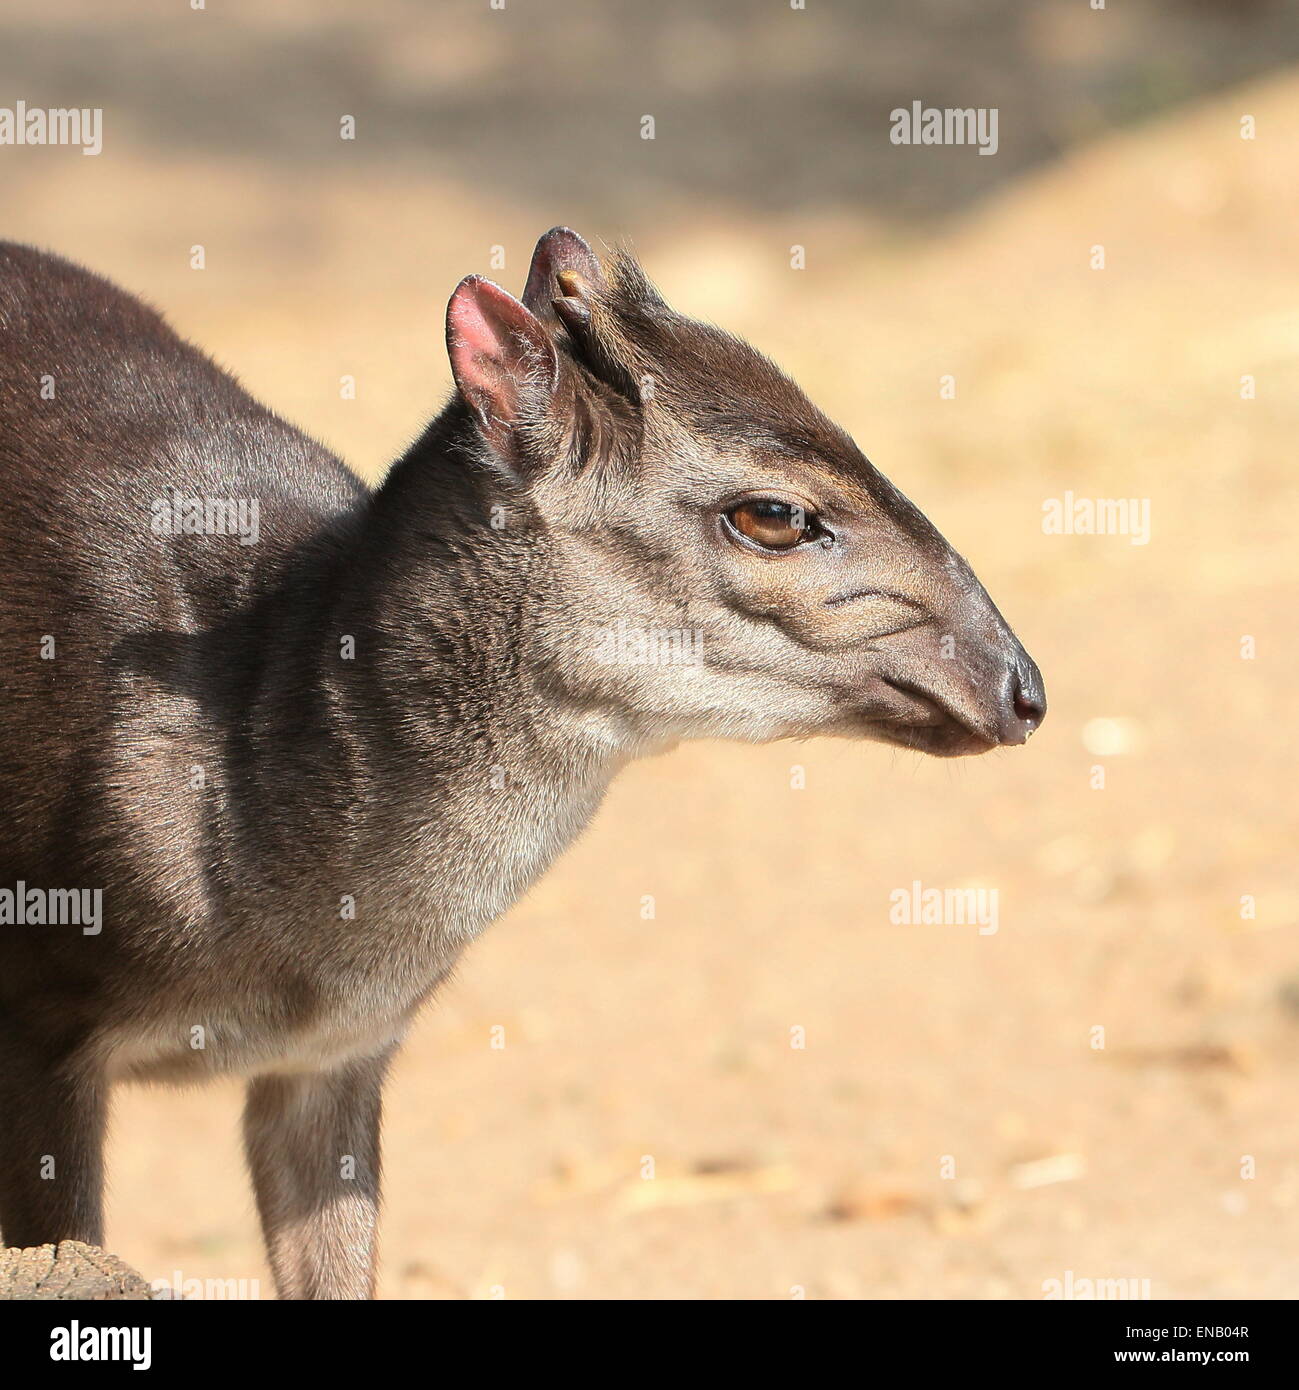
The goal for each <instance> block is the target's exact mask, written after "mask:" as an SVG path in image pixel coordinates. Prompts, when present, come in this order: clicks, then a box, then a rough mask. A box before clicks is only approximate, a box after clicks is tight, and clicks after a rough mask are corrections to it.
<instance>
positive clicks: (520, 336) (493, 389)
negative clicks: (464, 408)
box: [447, 275, 559, 470]
mask: <svg viewBox="0 0 1299 1390" xmlns="http://www.w3.org/2000/svg"><path fill="white" fill-rule="evenodd" d="M447 353H448V355H449V356H450V358H451V371H452V373H453V375H454V376H455V379H456V389H457V390H458V391H459V392H460V395H461V396H462V397H463V398H464V401H465V403H466V404H467V405H468V406H469V408H470V409H471V410H472V411H473V413H474V416H475V417H476V419H477V421H478V426H479V428H480V429H481V430H482V433H483V437H484V438H485V439H486V440H487V442H488V443H489V444H490V445H491V446H492V448H493V449H494V450H495V451H496V453H497V454H498V455H500V457H501V460H502V461H503V462H504V463H506V464H507V465H509V466H510V467H511V468H512V469H514V470H517V469H518V467H519V465H520V464H521V463H522V461H523V459H522V448H521V444H520V441H519V439H518V435H517V428H516V427H517V426H518V424H519V422H520V420H521V419H522V417H523V414H524V408H525V406H526V405H528V404H533V403H535V404H541V403H542V401H543V400H544V401H545V402H546V403H548V402H549V399H550V397H552V396H553V395H554V393H555V390H556V388H557V387H558V385H559V359H558V356H557V355H556V353H555V345H554V343H553V342H552V341H551V338H550V334H549V333H548V332H547V331H546V329H545V328H544V327H543V326H542V324H541V323H540V322H538V320H537V318H536V316H535V315H534V314H531V313H529V312H528V310H527V309H525V308H524V307H523V305H522V304H520V303H519V301H518V300H517V299H515V298H514V297H513V296H512V295H508V294H506V293H505V291H504V290H503V289H501V287H500V286H499V285H494V284H493V283H492V282H491V281H490V280H485V279H483V277H482V276H481V275H469V276H466V278H465V279H463V280H462V281H461V282H460V283H459V284H458V285H457V286H456V291H455V293H454V294H453V295H452V296H451V302H450V303H449V304H448V305H447Z"/></svg>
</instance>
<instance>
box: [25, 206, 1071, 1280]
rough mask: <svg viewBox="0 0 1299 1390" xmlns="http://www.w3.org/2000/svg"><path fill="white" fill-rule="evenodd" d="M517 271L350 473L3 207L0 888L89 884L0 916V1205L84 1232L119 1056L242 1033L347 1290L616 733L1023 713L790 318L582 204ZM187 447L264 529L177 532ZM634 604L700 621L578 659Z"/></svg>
mask: <svg viewBox="0 0 1299 1390" xmlns="http://www.w3.org/2000/svg"><path fill="white" fill-rule="evenodd" d="M524 298H525V305H526V307H525V305H520V304H519V303H518V302H517V301H514V300H511V299H510V298H509V297H508V296H506V295H504V293H503V292H502V291H499V290H497V289H496V288H495V287H492V286H488V285H487V284H486V283H485V282H482V281H477V280H474V279H471V280H468V281H466V282H464V283H463V284H462V285H461V287H460V289H458V290H457V293H456V296H455V297H454V298H453V301H452V312H451V320H450V324H451V328H450V340H449V341H450V346H451V355H452V362H453V366H454V367H455V370H456V375H457V382H458V385H459V394H458V396H457V397H456V398H455V399H454V400H453V401H452V402H451V404H450V405H448V407H447V408H446V410H445V411H444V412H443V413H442V414H441V415H440V416H439V417H438V418H437V419H436V420H435V421H434V422H433V423H432V424H431V425H430V426H429V429H428V430H427V432H426V433H425V435H424V437H423V438H422V439H421V440H420V441H419V442H418V443H417V444H416V445H415V446H414V447H413V448H412V449H411V450H410V452H409V454H408V455H407V456H406V457H405V458H403V459H402V460H401V461H399V462H398V463H397V464H396V465H394V467H393V468H392V470H391V471H390V473H389V475H388V477H387V479H386V480H385V481H384V483H383V485H382V486H381V487H380V488H379V489H377V490H376V491H374V492H370V491H368V490H367V489H365V488H364V487H363V486H362V485H361V484H360V483H359V482H358V481H357V480H356V479H355V478H354V476H353V475H352V474H351V473H350V472H349V471H348V470H347V469H346V468H345V467H344V466H343V464H342V463H340V462H339V461H338V460H337V459H336V458H334V457H333V456H332V455H330V454H329V453H328V452H327V451H326V450H325V449H323V448H322V447H321V446H320V445H318V444H316V443H315V442H314V441H312V440H310V439H309V438H307V437H306V436H304V435H303V434H301V433H300V432H299V431H297V430H295V429H293V428H292V427H291V426H289V425H287V424H285V423H284V422H283V421H282V420H280V419H279V418H278V417H276V416H275V415H273V414H272V413H271V412H269V411H267V410H265V409H264V408H263V407H261V406H260V405H258V404H257V402H256V401H254V400H253V399H251V398H250V397H249V396H248V395H247V394H246V393H245V392H244V391H243V390H242V389H241V388H240V387H239V386H238V385H237V383H236V382H235V381H234V380H233V379H232V378H231V377H230V376H229V375H228V374H226V373H225V372H223V371H221V370H220V369H218V368H217V367H216V366H214V365H213V364H212V363H211V362H210V361H209V360H208V359H207V358H206V357H204V356H203V355H202V354H201V353H199V352H198V351H196V350H195V349H194V348H192V347H190V346H189V345H187V344H186V343H184V342H182V341H181V340H180V339H179V338H178V337H177V336H176V335H175V334H174V333H173V332H172V331H171V330H170V329H169V328H168V327H167V326H166V324H165V323H164V322H163V321H162V319H161V318H160V317H159V316H158V315H157V314H155V313H154V312H152V311H151V310H149V309H147V308H145V307H144V306H143V305H141V304H140V303H139V301H137V300H135V299H133V298H132V297H131V296H129V295H127V294H125V293H123V292H122V291H120V290H118V289H116V288H115V287H113V286H112V285H110V284H108V283H107V282H106V281H104V280H101V279H99V278H97V277H95V276H93V275H90V274H89V273H87V272H86V271H83V270H81V269H79V268H77V267H75V266H72V265H70V264H68V263H67V262H65V261H62V260H59V259H58V258H56V257H54V256H50V255H47V254H44V253H41V252H38V251H35V250H31V249H29V248H25V247H19V246H9V245H0V673H2V677H0V678H2V679H3V689H2V690H0V800H2V804H3V806H4V808H5V824H4V834H3V837H2V838H0V889H3V888H6V887H13V886H14V885H16V884H17V883H18V882H19V881H23V882H25V883H26V884H27V885H28V886H29V887H36V888H40V889H55V888H86V889H92V888H98V889H101V890H102V892H103V903H104V917H103V923H102V930H101V931H100V932H98V933H97V934H89V935H88V934H85V933H84V932H83V931H82V930H81V928H79V927H77V926H75V925H41V926H37V925H25V926H20V925H0V1229H2V1230H3V1234H4V1238H5V1239H6V1240H7V1241H8V1242H9V1243H11V1244H13V1243H17V1244H20V1245H26V1244H37V1243H42V1242H46V1241H57V1240H61V1239H65V1238H73V1239H80V1240H85V1241H89V1242H93V1243H98V1242H99V1241H100V1240H101V1238H102V1229H101V1224H102V1223H101V1213H100V1204H101V1188H102V1136H103V1128H104V1120H105V1115H106V1106H107V1095H108V1088H109V1086H110V1084H111V1083H112V1082H113V1081H114V1080H117V1079H123V1078H127V1079H129V1078H144V1079H149V1078H156V1079H162V1080H172V1081H181V1082H186V1081H191V1080H201V1079H203V1078H205V1077H207V1076H210V1075H215V1074H219V1073H223V1072H236V1073H240V1074H243V1075H245V1076H247V1077H248V1078H249V1102H248V1110H247V1117H246V1130H247V1145H248V1154H249V1163H250V1167H251V1170H252V1174H253V1179H254V1184H255V1187H256V1190H257V1199H258V1207H259V1211H260V1213H261V1216H262V1221H263V1224H264V1227H265V1231H266V1237H267V1243H268V1249H269V1251H270V1256H271V1260H272V1263H273V1266H274V1269H275V1274H276V1280H277V1284H278V1286H279V1288H280V1290H281V1293H282V1294H284V1295H285V1296H296V1297H331V1296H334V1297H348V1296H352V1297H356V1296H364V1295H366V1294H367V1293H369V1292H371V1291H372V1289H373V1280H374V1256H373V1249H374V1226H375V1213H376V1209H377V1202H378V1191H379V1157H378V1127H379V1106H380V1091H381V1086H382V1078H383V1073H384V1070H385V1068H386V1065H387V1062H388V1059H389V1057H390V1056H391V1054H392V1052H393V1050H394V1048H395V1047H396V1046H397V1045H398V1044H399V1042H400V1039H401V1037H402V1035H403V1033H404V1031H405V1029H406V1027H407V1026H408V1024H409V1021H410V1019H411V1017H412V1015H413V1014H414V1012H415V1011H416V1009H418V1007H419V1006H420V1004H421V1003H422V1002H423V1001H424V1000H425V999H426V998H427V997H428V996H429V995H430V994H431V993H432V992H433V990H434V989H435V988H436V986H437V984H438V982H439V981H440V980H441V979H443V978H444V977H445V975H446V973H447V972H448V971H449V970H450V969H451V968H452V966H453V964H454V962H455V960H456V958H457V957H458V955H459V954H460V952H461V951H462V950H463V948H464V946H465V945H466V944H467V942H468V941H470V940H471V939H472V937H473V936H474V934H475V933H476V932H478V931H479V930H481V928H482V927H483V926H485V925H486V924H487V923H488V922H490V921H491V920H493V919H494V918H495V917H496V916H498V915H499V914H500V913H501V912H503V911H504V910H505V909H506V908H507V907H508V906H509V905H510V904H511V903H512V902H513V901H515V900H516V899H517V897H518V896H519V895H520V894H521V893H522V892H524V891H525V890H526V888H527V886H528V885H529V884H530V883H531V882H532V881H533V880H534V879H535V877H536V876H537V875H538V874H539V873H541V872H543V871H544V870H545V868H546V867H547V865H548V864H549V863H550V862H551V861H552V860H553V859H554V857H555V856H556V855H557V854H559V853H560V852H561V851H562V850H563V848H564V846H565V845H567V844H568V843H569V842H570V841H571V839H572V838H573V837H574V836H575V835H576V834H578V833H579V832H580V830H581V828H582V827H583V825H584V824H585V823H586V821H587V820H588V819H589V817H590V816H591V814H592V813H593V812H594V810H595V808H596V806H597V805H598V804H599V801H600V798H601V796H602V795H603V792H604V789H605V787H606V786H607V784H608V781H609V779H610V778H611V777H612V776H613V774H614V773H615V772H616V770H617V768H618V767H620V766H621V765H622V764H623V763H625V762H626V761H627V760H628V759H629V758H631V757H633V756H636V755H638V754H640V753H643V752H646V751H650V750H652V749H656V748H662V747H664V746H668V745H669V744H670V743H671V742H673V741H674V740H675V739H677V738H681V737H692V736H733V737H738V738H748V739H762V738H774V737H784V736H787V735H791V734H812V733H827V734H838V735H845V734H846V735H850V736H866V737H873V738H882V739H887V740H889V741H892V742H895V743H902V744H904V745H906V746H914V747H922V748H925V749H927V750H928V751H931V752H936V753H960V752H973V751H981V750H982V749H984V748H987V747H991V746H995V745H996V744H998V743H1000V742H1004V741H1011V742H1016V741H1022V738H1023V737H1024V736H1025V735H1026V733H1027V732H1028V731H1029V730H1031V728H1032V727H1033V726H1034V725H1035V723H1036V722H1037V720H1039V719H1040V718H1041V713H1042V710H1043V709H1044V704H1043V701H1042V698H1041V690H1040V678H1039V677H1038V676H1037V674H1036V669H1035V668H1034V667H1032V663H1031V662H1029V661H1028V658H1027V657H1026V656H1025V655H1024V654H1023V651H1022V649H1021V648H1020V647H1019V646H1018V644H1017V643H1016V642H1015V640H1014V638H1013V636H1011V634H1010V633H1009V630H1008V629H1007V628H1006V627H1005V624H1004V623H1003V622H1002V620H1001V618H1000V615H999V614H997V612H996V609H995V608H993V607H992V605H991V603H990V601H989V600H988V599H987V596H986V594H984V593H983V590H982V588H981V587H980V586H979V585H978V584H977V581H975V580H974V578H973V576H972V574H970V572H969V569H968V567H967V566H965V564H964V562H963V561H961V560H960V559H959V557H957V556H956V555H955V554H954V552H952V551H951V549H950V547H948V546H947V544H946V542H945V541H943V540H942V538H941V537H940V536H939V535H938V533H937V531H935V530H934V528H933V527H932V526H931V525H930V524H929V522H928V521H927V520H926V519H925V518H924V517H923V516H921V515H920V513H918V512H917V511H916V510H915V509H914V508H913V507H911V506H910V504H909V503H907V502H906V500H905V499H904V498H902V496H901V495H900V494H899V493H898V492H897V491H896V490H895V489H894V488H893V487H892V486H891V485H890V484H889V483H888V482H887V481H886V480H885V479H883V478H882V476H881V475H879V474H878V473H877V472H876V471H875V470H874V469H873V468H871V466H870V465H869V464H868V463H867V462H866V460H865V459H864V458H863V457H862V456H861V454H860V453H859V452H858V450H857V449H856V446H855V445H853V443H852V441H851V440H850V439H849V438H848V437H847V436H846V435H845V434H844V433H843V432H842V431H841V430H839V429H838V428H837V427H836V426H835V425H833V424H832V423H831V422H830V421H828V420H827V419H826V418H825V417H824V416H823V415H822V414H821V413H820V412H819V411H818V410H816V408H815V407H813V406H812V405H811V404H810V402H808V401H807V399H806V397H804V396H803V394H802V392H801V391H799V390H798V388H797V387H796V386H794V385H793V383H791V382H790V381H788V380H787V379H786V378H785V377H784V376H782V375H781V374H780V373H779V372H778V371H777V370H776V369H775V368H774V367H773V366H772V365H771V364H770V363H769V362H767V361H766V359H764V358H762V357H760V356H759V355H758V354H757V353H755V352H754V351H753V350H752V349H750V348H749V347H747V345H745V344H742V343H739V342H737V341H736V340H735V339H732V338H730V337H729V336H727V335H725V334H723V333H721V332H719V331H718V330H715V329H710V328H706V327H704V326H702V325H698V324H694V323H692V322H691V321H690V320H688V319H684V318H682V317H680V316H678V315H676V314H674V313H672V311H670V310H669V309H668V308H667V306H666V305H665V304H664V303H663V302H662V300H661V299H660V298H659V297H658V295H657V294H656V293H655V292H654V291H653V289H652V288H651V287H650V286H649V285H648V282H646V281H645V280H644V277H643V275H642V274H641V272H640V270H639V268H638V267H637V266H636V265H635V264H634V263H633V262H631V261H630V260H628V259H627V258H616V259H615V260H614V261H613V262H612V265H611V268H610V270H609V271H608V272H607V273H606V272H605V270H604V269H602V267H601V266H600V265H599V263H598V262H597V261H596V259H595V258H594V256H592V255H591V253H590V251H589V250H588V249H587V248H586V247H585V244H584V243H582V242H581V241H580V239H579V238H576V237H575V236H574V235H573V234H572V233H569V232H565V231H562V230H557V231H556V232H552V233H549V234H548V235H547V236H546V237H544V238H543V239H542V242H541V243H540V245H539V247H538V251H537V257H536V259H535V260H534V266H533V272H532V276H531V277H530V280H529V287H528V290H527V292H526V293H525V296H524ZM556 301H563V302H561V303H558V304H557V303H556ZM42 378H46V379H52V381H53V387H54V391H53V397H52V398H46V397H48V395H49V392H48V390H47V391H46V392H45V395H44V396H43V395H42V391H41V383H42ZM173 488H178V489H180V490H181V492H182V493H183V494H184V495H186V496H198V497H204V496H206V497H217V498H254V499H258V501H259V504H260V514H261V520H260V538H259V540H258V542H257V543H256V544H249V545H244V544H241V543H240V541H239V539H238V538H237V537H234V536H220V535H181V536H171V535H165V536H160V535H158V534H156V533H155V532H153V531H152V530H151V529H150V526H149V520H150V515H151V509H152V507H153V505H154V503H155V501H156V499H158V498H159V497H160V496H163V495H164V494H166V493H167V492H168V490H170V489H173ZM780 488H792V489H794V490H795V491H796V492H797V494H798V495H799V496H800V497H801V496H804V495H808V494H812V493H815V499H814V500H815V503H816V506H817V507H818V508H819V509H823V512H824V515H825V517H826V518H827V519H828V520H829V521H831V522H833V525H834V526H835V527H836V528H837V531H836V535H837V537H838V539H836V541H835V545H834V547H827V548H825V549H824V551H822V550H821V549H820V548H813V547H803V548H801V549H800V550H799V552H798V553H796V554H791V555H782V556H775V555H772V556H766V555H759V554H756V553H752V547H748V546H746V545H745V544H743V543H740V542H737V541H736V538H735V536H734V535H733V534H731V532H730V531H728V523H727V521H726V519H725V517H726V512H725V509H726V507H728V506H730V505H731V503H730V501H729V500H728V499H730V498H732V497H734V496H736V495H740V494H744V493H748V492H752V491H754V490H759V491H760V490H763V489H767V490H770V489H780ZM900 614H901V615H903V616H904V617H905V619H906V624H907V625H906V626H905V627H899V615H900ZM917 615H922V616H917ZM912 619H914V621H912ZM624 621H625V622H626V623H630V624H633V625H640V627H641V628H647V627H648V628H663V629H676V628H678V627H690V628H691V629H692V630H697V631H698V632H699V633H700V634H701V635H702V637H701V641H702V650H703V651H704V653H705V656H704V660H703V662H702V663H700V664H699V665H697V666H696V667H693V668H690V669H684V668H683V669H679V670H678V669H668V668H661V669H657V670H654V669H647V668H644V667H638V666H636V665H634V664H631V665H625V664H617V663H615V664H609V663H608V662H605V661H602V660H595V659H593V658H592V655H591V653H592V634H593V633H595V634H596V635H597V636H599V635H601V634H607V632H608V631H609V630H610V629H611V628H612V627H613V626H615V625H617V624H619V623H623V622H624ZM945 634H946V635H949V636H950V635H952V634H955V636H956V655H955V658H954V659H951V660H943V659H941V658H942V657H943V655H944V653H942V652H940V651H939V649H938V646H939V639H940V637H942V636H943V635H945ZM46 638H52V639H53V642H54V649H53V653H52V654H50V652H49V649H48V644H47V645H46V646H45V647H44V648H43V645H42V644H43V640H44V639H46ZM349 643H351V644H352V645H354V653H353V654H349V652H348V645H349ZM349 904H351V905H352V909H349V906H348V905H349ZM353 909H354V910H353ZM349 912H350V915H349Z"/></svg>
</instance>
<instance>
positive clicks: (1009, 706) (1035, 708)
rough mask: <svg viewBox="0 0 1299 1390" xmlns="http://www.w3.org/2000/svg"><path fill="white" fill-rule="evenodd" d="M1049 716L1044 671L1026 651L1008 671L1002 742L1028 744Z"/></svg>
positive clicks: (1002, 721)
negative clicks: (1038, 667)
mask: <svg viewBox="0 0 1299 1390" xmlns="http://www.w3.org/2000/svg"><path fill="white" fill-rule="evenodd" d="M1045 718H1046V688H1045V686H1044V685H1043V684H1042V673H1041V671H1039V670H1038V669H1037V664H1036V663H1035V662H1034V660H1033V658H1032V657H1031V656H1029V654H1028V653H1027V652H1024V651H1021V652H1020V653H1019V654H1018V658H1017V660H1016V661H1015V664H1014V665H1013V666H1012V667H1011V668H1010V671H1009V673H1008V674H1007V679H1006V687H1005V693H1004V696H1003V699H1002V712H1001V730H1000V732H1001V741H1002V742H1003V743H1025V742H1027V740H1028V736H1029V734H1031V733H1032V732H1033V731H1034V730H1035V729H1036V728H1037V727H1038V725H1039V724H1041V722H1042V721H1043V720H1044V719H1045Z"/></svg>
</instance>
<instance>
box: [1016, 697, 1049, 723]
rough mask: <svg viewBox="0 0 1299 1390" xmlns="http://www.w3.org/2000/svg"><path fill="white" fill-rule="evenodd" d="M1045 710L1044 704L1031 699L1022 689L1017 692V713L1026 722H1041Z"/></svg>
mask: <svg viewBox="0 0 1299 1390" xmlns="http://www.w3.org/2000/svg"><path fill="white" fill-rule="evenodd" d="M1043 713H1044V711H1043V709H1042V706H1041V705H1039V704H1037V703H1036V702H1035V701H1033V700H1032V699H1030V698H1029V697H1028V696H1027V695H1025V694H1024V692H1023V691H1022V690H1017V691H1016V692H1015V714H1016V716H1017V717H1018V718H1020V719H1022V720H1023V721H1024V723H1025V724H1039V723H1041V721H1042V715H1043Z"/></svg>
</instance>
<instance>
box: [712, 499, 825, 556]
mask: <svg viewBox="0 0 1299 1390" xmlns="http://www.w3.org/2000/svg"><path fill="white" fill-rule="evenodd" d="M726 519H727V520H728V521H729V522H730V523H731V525H732V526H733V527H735V529H736V530H737V531H738V532H739V533H740V535H742V536H744V537H745V538H746V539H748V540H751V541H753V542H754V543H755V544H757V545H760V546H762V547H763V548H764V549H766V550H792V549H793V548H794V547H795V546H796V545H801V544H802V543H803V542H804V541H809V540H812V539H813V537H815V536H819V535H820V534H821V528H820V527H819V526H818V525H817V521H816V517H815V516H813V515H812V513H811V512H809V511H806V510H805V509H804V508H802V507H799V506H796V505H795V504H794V503H791V502H778V501H776V500H775V499H774V498H768V497H762V498H755V499H753V500H752V501H749V502H741V503H739V505H738V506H735V507H732V508H731V510H730V511H729V512H727V513H726Z"/></svg>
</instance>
